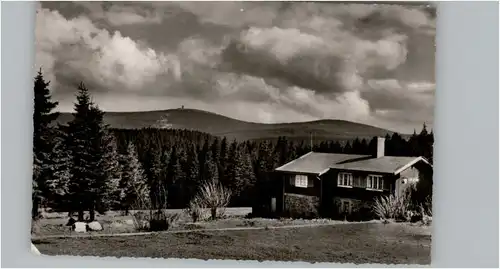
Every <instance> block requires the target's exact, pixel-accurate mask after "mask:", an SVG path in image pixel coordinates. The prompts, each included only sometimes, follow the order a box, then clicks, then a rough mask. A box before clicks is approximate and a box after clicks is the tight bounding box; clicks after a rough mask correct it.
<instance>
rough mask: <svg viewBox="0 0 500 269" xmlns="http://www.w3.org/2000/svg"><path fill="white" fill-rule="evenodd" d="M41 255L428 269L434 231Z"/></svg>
mask: <svg viewBox="0 0 500 269" xmlns="http://www.w3.org/2000/svg"><path fill="white" fill-rule="evenodd" d="M33 243H34V244H35V245H36V246H37V247H38V249H39V250H40V252H41V253H42V254H48V255H78V256H117V257H124V256H126V257H154V258H197V259H245V260H261V261H262V260H281V261H307V262H338V263H398V264H401V263H406V264H429V263H430V250H431V236H430V229H429V228H428V227H427V228H425V227H416V226H410V225H406V224H381V223H358V224H343V225H333V226H323V227H304V228H293V229H270V230H241V231H211V232H190V233H181V234H155V235H147V236H126V237H95V238H78V239H77V238H65V239H44V240H38V241H34V242H33Z"/></svg>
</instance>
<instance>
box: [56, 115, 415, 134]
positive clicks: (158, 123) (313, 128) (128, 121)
mask: <svg viewBox="0 0 500 269" xmlns="http://www.w3.org/2000/svg"><path fill="white" fill-rule="evenodd" d="M71 118H72V113H68V112H61V113H60V115H59V117H58V119H57V122H58V123H59V124H67V122H69V121H70V120H71ZM104 122H105V123H106V124H109V126H110V127H111V128H117V129H140V128H147V127H150V128H162V129H190V130H196V131H201V132H206V133H209V134H212V135H216V136H226V137H227V138H228V139H236V140H255V139H274V138H277V137H279V136H287V137H290V138H295V139H304V140H308V139H310V135H311V134H312V135H313V137H314V138H316V139H325V140H331V139H342V140H345V139H354V138H356V137H358V138H360V139H362V138H367V139H368V138H371V137H373V136H385V135H386V134H390V135H391V134H393V133H395V132H394V131H391V130H387V129H384V128H380V127H375V126H372V125H368V124H363V123H356V122H351V121H347V120H337V119H320V120H313V121H299V122H282V123H257V122H249V121H243V120H238V119H234V118H231V117H228V116H224V115H221V114H218V113H214V112H211V111H205V110H199V109H188V108H176V109H166V110H151V111H134V112H111V111H110V112H105V114H104ZM402 136H407V135H406V134H402Z"/></svg>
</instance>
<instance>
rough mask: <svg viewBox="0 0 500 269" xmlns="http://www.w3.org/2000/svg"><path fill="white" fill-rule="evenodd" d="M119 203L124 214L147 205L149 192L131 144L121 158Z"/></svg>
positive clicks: (130, 143)
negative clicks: (133, 208)
mask: <svg viewBox="0 0 500 269" xmlns="http://www.w3.org/2000/svg"><path fill="white" fill-rule="evenodd" d="M121 165H122V167H121V179H120V185H119V187H120V201H121V206H122V208H123V209H124V210H125V214H128V211H129V210H130V209H131V208H132V207H135V208H136V209H147V208H144V207H145V206H146V204H147V203H149V190H148V186H147V182H146V176H145V175H144V170H143V169H142V165H141V163H140V162H139V159H138V157H137V151H136V149H135V146H134V144H133V143H132V142H129V144H128V146H127V152H126V154H125V155H123V156H122V164H121Z"/></svg>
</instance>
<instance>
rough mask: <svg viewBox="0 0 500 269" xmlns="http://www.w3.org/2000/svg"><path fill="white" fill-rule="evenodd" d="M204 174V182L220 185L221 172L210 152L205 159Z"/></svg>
mask: <svg viewBox="0 0 500 269" xmlns="http://www.w3.org/2000/svg"><path fill="white" fill-rule="evenodd" d="M203 173H204V174H203V180H204V181H205V182H215V183H217V184H219V170H218V168H217V163H216V162H215V160H214V159H213V157H212V153H211V152H210V151H209V152H208V153H207V156H206V158H205V163H204V169H203Z"/></svg>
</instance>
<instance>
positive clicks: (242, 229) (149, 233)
mask: <svg viewBox="0 0 500 269" xmlns="http://www.w3.org/2000/svg"><path fill="white" fill-rule="evenodd" d="M359 223H369V222H359ZM339 224H340V225H342V224H355V223H349V222H345V223H311V224H300V225H283V226H268V227H234V228H207V229H189V230H177V231H162V232H137V233H114V234H111V233H108V234H98V233H95V234H92V233H88V234H85V233H84V234H72V235H46V236H32V237H31V240H43V239H49V238H61V239H63V238H89V237H115V236H137V235H153V234H177V233H192V232H212V231H244V230H266V229H269V230H274V229H291V228H303V227H322V226H334V225H339Z"/></svg>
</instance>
